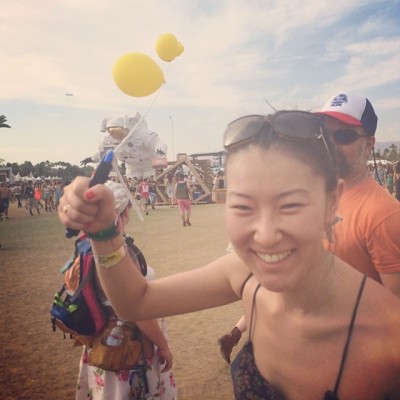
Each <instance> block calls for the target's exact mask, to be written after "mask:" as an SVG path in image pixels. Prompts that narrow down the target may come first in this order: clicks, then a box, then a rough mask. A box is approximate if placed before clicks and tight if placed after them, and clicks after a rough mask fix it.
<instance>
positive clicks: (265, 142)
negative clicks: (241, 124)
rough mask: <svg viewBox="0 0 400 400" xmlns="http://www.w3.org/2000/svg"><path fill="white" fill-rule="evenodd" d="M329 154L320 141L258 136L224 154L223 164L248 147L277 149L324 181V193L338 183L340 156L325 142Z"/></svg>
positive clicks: (269, 135)
mask: <svg viewBox="0 0 400 400" xmlns="http://www.w3.org/2000/svg"><path fill="white" fill-rule="evenodd" d="M326 145H327V146H328V148H329V151H330V154H328V151H327V149H326V147H325V144H324V142H323V140H322V139H318V140H292V139H286V138H280V137H279V136H278V135H271V134H263V133H262V132H261V133H260V134H258V136H257V137H255V138H254V139H253V140H251V141H250V142H248V143H247V144H243V145H241V146H237V147H235V148H233V149H232V150H229V151H228V152H227V153H226V158H225V163H226V164H227V162H228V160H229V157H230V155H232V154H234V153H237V152H240V151H241V150H244V149H246V148H249V147H250V146H255V147H260V148H261V149H264V150H269V149H279V150H282V151H283V152H285V153H286V154H288V156H289V155H293V156H294V157H297V158H298V159H300V160H301V161H303V162H304V163H305V164H307V165H308V166H309V167H311V168H312V169H313V170H314V171H315V172H316V173H317V174H319V175H320V176H322V177H323V178H324V179H325V181H326V191H327V192H330V191H332V190H333V189H334V188H335V187H336V186H337V183H338V165H339V164H338V163H339V162H340V154H339V153H338V152H337V151H336V149H335V148H334V147H333V146H332V145H330V143H329V141H328V140H326Z"/></svg>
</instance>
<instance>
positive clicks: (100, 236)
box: [85, 215, 121, 242]
mask: <svg viewBox="0 0 400 400" xmlns="http://www.w3.org/2000/svg"><path fill="white" fill-rule="evenodd" d="M85 233H86V236H87V237H88V238H89V239H92V240H95V241H97V242H104V241H106V240H111V239H114V238H116V237H118V236H119V235H120V234H121V232H120V230H119V228H118V215H117V216H116V218H115V221H114V223H113V224H112V225H111V226H109V227H108V228H106V229H103V230H102V231H100V232H96V233H89V232H85Z"/></svg>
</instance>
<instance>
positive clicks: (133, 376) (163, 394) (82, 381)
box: [76, 181, 177, 400]
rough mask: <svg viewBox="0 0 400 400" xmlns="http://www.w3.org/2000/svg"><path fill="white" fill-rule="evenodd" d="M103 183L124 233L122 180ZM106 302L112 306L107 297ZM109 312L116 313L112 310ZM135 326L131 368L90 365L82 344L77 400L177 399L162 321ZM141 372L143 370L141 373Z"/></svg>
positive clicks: (127, 203)
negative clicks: (137, 339)
mask: <svg viewBox="0 0 400 400" xmlns="http://www.w3.org/2000/svg"><path fill="white" fill-rule="evenodd" d="M105 186H106V187H107V188H109V189H110V190H111V191H112V193H113V195H114V199H115V203H116V211H117V215H118V217H117V219H118V224H119V226H120V229H121V231H122V232H123V231H124V228H125V227H126V226H127V224H128V223H129V221H130V212H131V208H132V204H131V200H130V195H129V192H128V191H127V189H126V187H125V186H124V185H123V184H121V183H116V182H113V181H107V182H106V184H105ZM128 249H129V247H128ZM129 250H130V249H129ZM152 276H154V271H153V270H152V268H151V267H149V266H147V274H146V279H149V278H151V277H152ZM105 304H107V305H108V306H109V307H111V306H110V304H109V303H108V302H107V301H106V300H105ZM111 314H112V315H115V316H116V314H115V313H114V311H112V313H111ZM161 322H163V321H161ZM136 325H137V328H138V329H139V332H140V336H141V341H142V346H143V347H142V352H143V354H142V356H141V358H140V360H139V362H138V366H137V367H135V368H134V369H133V370H121V371H118V372H114V371H106V370H104V369H101V368H98V367H96V366H91V365H90V364H89V363H88V360H89V358H90V357H89V352H90V349H89V348H88V347H86V346H84V348H83V354H82V357H81V359H80V363H79V374H78V382H77V392H76V400H87V399H88V398H90V399H91V400H106V399H113V400H144V399H150V398H156V399H160V400H175V399H176V398H177V388H176V385H175V381H174V376H173V374H172V371H171V367H172V360H173V357H172V353H171V350H170V348H169V346H168V342H167V337H166V333H165V332H164V331H165V330H166V325H165V322H163V323H160V322H159V321H158V320H156V319H152V320H147V321H140V322H137V323H136ZM141 371H144V372H145V373H144V374H142V373H141ZM142 386H144V387H146V388H147V390H145V392H146V393H143V392H141V390H140V389H141V387H142ZM139 392H140V394H139ZM143 395H144V396H147V397H143ZM151 396H152V397H151Z"/></svg>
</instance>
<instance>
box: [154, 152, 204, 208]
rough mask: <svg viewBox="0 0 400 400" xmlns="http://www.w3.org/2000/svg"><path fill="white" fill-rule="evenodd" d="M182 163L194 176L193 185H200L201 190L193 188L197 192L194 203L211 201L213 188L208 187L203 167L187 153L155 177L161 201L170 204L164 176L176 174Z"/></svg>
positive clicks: (194, 186) (194, 192)
mask: <svg viewBox="0 0 400 400" xmlns="http://www.w3.org/2000/svg"><path fill="white" fill-rule="evenodd" d="M182 165H186V166H187V167H188V168H189V170H190V173H191V174H192V175H193V176H194V178H195V182H193V183H191V186H192V187H193V188H194V189H195V188H196V187H198V188H199V189H200V190H201V192H199V191H196V190H193V194H196V193H198V194H197V196H193V201H192V202H193V203H194V204H197V203H204V202H210V201H211V190H210V189H209V188H208V187H207V185H206V184H205V182H204V178H203V176H202V175H200V173H203V174H204V171H201V169H199V168H197V167H196V166H195V165H194V164H193V163H192V162H191V161H190V160H189V158H188V157H187V156H186V155H183V156H181V157H180V159H179V160H178V161H176V162H175V163H174V164H173V165H171V166H170V167H168V168H167V169H165V170H164V171H163V172H162V173H161V174H159V175H157V176H156V178H155V181H156V183H157V185H156V189H157V195H158V198H159V201H158V202H159V203H164V204H168V202H169V201H168V196H167V194H166V193H165V184H164V178H165V176H167V175H169V174H171V173H172V174H175V172H176V171H177V170H178V169H179V168H181V167H182Z"/></svg>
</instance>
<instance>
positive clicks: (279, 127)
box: [272, 111, 321, 140]
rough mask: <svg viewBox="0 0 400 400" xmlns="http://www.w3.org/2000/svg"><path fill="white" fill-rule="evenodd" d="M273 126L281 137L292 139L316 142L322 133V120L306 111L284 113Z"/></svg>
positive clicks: (277, 117) (275, 120)
mask: <svg viewBox="0 0 400 400" xmlns="http://www.w3.org/2000/svg"><path fill="white" fill-rule="evenodd" d="M272 125H273V127H274V130H275V131H276V132H277V133H278V134H279V135H280V136H282V137H286V138H290V139H306V140H310V139H311V140H315V139H317V138H318V137H319V135H320V133H321V122H320V119H319V118H318V117H317V116H315V115H314V114H310V113H308V112H304V111H290V112H282V113H281V114H278V115H277V116H276V117H275V118H274V120H273V122H272Z"/></svg>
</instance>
